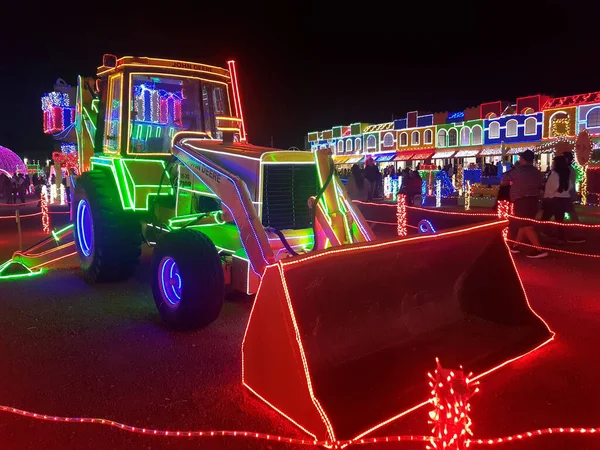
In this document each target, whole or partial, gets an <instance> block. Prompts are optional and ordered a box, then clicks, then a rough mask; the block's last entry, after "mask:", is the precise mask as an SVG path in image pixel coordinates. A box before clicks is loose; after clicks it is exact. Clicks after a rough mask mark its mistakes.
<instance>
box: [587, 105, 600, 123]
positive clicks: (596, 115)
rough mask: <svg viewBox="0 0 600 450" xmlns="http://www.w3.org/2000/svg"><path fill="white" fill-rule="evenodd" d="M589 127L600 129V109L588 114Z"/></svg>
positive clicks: (592, 110)
mask: <svg viewBox="0 0 600 450" xmlns="http://www.w3.org/2000/svg"><path fill="white" fill-rule="evenodd" d="M587 127H588V128H592V127H600V108H594V109H591V110H590V111H589V112H588V113H587Z"/></svg>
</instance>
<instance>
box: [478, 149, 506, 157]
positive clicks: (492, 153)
mask: <svg viewBox="0 0 600 450" xmlns="http://www.w3.org/2000/svg"><path fill="white" fill-rule="evenodd" d="M480 155H481V156H499V155H502V147H490V148H484V149H483V150H481V153H480Z"/></svg>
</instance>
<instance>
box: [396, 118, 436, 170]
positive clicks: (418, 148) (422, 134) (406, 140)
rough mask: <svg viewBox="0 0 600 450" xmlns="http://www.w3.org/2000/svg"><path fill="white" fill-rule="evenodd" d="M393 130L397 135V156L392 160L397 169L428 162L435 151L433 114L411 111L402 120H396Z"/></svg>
mask: <svg viewBox="0 0 600 450" xmlns="http://www.w3.org/2000/svg"><path fill="white" fill-rule="evenodd" d="M394 128H395V129H396V130H397V133H398V138H397V140H398V155H397V156H396V157H395V158H394V161H398V162H397V164H396V165H397V167H398V168H401V169H402V168H404V167H406V165H407V164H408V161H411V164H413V162H414V164H418V163H419V162H424V161H426V160H428V159H429V158H430V157H431V155H433V153H434V151H435V125H434V124H433V114H422V115H421V114H419V112H418V111H411V112H409V113H408V114H407V115H406V118H404V119H396V120H395V121H394Z"/></svg>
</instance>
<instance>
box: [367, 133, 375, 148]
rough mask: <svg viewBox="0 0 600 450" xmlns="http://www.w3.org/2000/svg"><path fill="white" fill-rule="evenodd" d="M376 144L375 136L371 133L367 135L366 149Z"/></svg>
mask: <svg viewBox="0 0 600 450" xmlns="http://www.w3.org/2000/svg"><path fill="white" fill-rule="evenodd" d="M376 146H377V141H376V140H375V136H373V135H372V134H371V135H369V136H368V137H367V150H368V149H371V148H375V147H376Z"/></svg>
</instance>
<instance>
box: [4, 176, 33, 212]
mask: <svg viewBox="0 0 600 450" xmlns="http://www.w3.org/2000/svg"><path fill="white" fill-rule="evenodd" d="M31 182H33V183H34V186H35V183H36V182H37V175H36V176H34V178H32V179H31V180H30V178H29V175H28V174H27V175H23V174H22V173H16V172H15V174H14V175H13V176H12V177H9V176H8V175H6V174H5V173H0V187H1V191H2V197H3V199H4V203H8V204H16V203H17V199H18V200H21V203H25V196H26V194H27V190H28V189H29V186H30V184H31Z"/></svg>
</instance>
